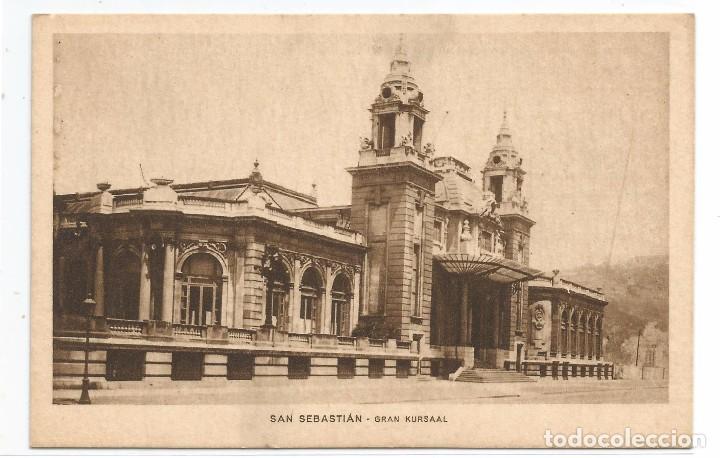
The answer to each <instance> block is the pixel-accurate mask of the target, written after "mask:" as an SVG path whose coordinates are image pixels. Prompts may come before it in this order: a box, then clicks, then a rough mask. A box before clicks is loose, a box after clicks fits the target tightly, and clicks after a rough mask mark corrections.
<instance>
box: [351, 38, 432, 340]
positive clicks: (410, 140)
mask: <svg viewBox="0 0 720 458" xmlns="http://www.w3.org/2000/svg"><path fill="white" fill-rule="evenodd" d="M370 113H371V121H372V125H371V138H370V139H368V138H363V140H362V142H361V146H360V151H359V160H358V166H357V167H352V168H349V169H348V172H349V173H350V174H351V175H352V208H351V220H350V226H351V229H353V230H356V231H358V232H361V233H363V234H364V235H365V237H366V240H367V244H368V252H367V260H366V263H365V272H364V278H363V289H362V298H361V304H362V306H361V307H362V308H361V310H360V322H361V324H363V323H368V322H373V321H374V322H375V324H376V325H377V324H384V325H385V326H386V328H388V329H389V330H392V331H394V332H395V337H399V338H402V339H404V340H409V339H413V340H417V341H420V342H421V344H425V345H427V344H429V341H430V338H429V334H430V294H431V289H430V288H431V283H432V230H433V219H434V202H435V201H434V197H435V194H434V193H435V183H436V182H437V181H438V180H439V179H440V178H441V177H440V176H439V175H437V174H435V173H434V172H432V171H431V170H430V169H429V168H428V166H429V156H430V155H431V154H432V147H431V146H430V145H426V146H425V147H423V146H422V131H423V125H424V123H425V117H426V115H427V114H428V110H426V109H425V107H424V106H423V95H422V92H420V88H419V87H418V85H417V83H416V82H415V79H414V78H413V76H412V75H411V73H410V62H409V60H408V59H407V56H406V54H405V50H404V49H403V46H402V41H401V42H400V45H399V46H398V48H397V49H396V51H395V56H394V58H393V60H392V63H391V64H390V73H389V74H388V75H387V76H386V77H385V79H384V80H383V82H382V84H381V85H380V93H379V95H378V96H377V98H376V99H375V102H374V103H373V104H372V105H371V107H370Z"/></svg>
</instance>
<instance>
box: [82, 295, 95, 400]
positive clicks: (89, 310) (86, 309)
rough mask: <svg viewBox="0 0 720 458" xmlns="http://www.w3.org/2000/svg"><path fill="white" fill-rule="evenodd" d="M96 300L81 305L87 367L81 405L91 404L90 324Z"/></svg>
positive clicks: (90, 299)
mask: <svg viewBox="0 0 720 458" xmlns="http://www.w3.org/2000/svg"><path fill="white" fill-rule="evenodd" d="M95 305H96V303H95V300H94V299H93V298H92V296H91V295H89V294H88V297H87V298H86V299H85V300H84V301H82V303H81V304H80V306H81V312H82V313H83V314H84V315H85V318H86V321H85V367H84V369H83V379H82V393H81V394H80V400H79V401H78V402H79V403H80V404H90V379H89V378H88V354H89V350H90V323H91V321H92V316H93V313H94V312H95Z"/></svg>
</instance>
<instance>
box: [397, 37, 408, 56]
mask: <svg viewBox="0 0 720 458" xmlns="http://www.w3.org/2000/svg"><path fill="white" fill-rule="evenodd" d="M405 59H407V53H406V52H405V34H404V33H401V34H400V37H399V38H398V44H397V47H395V60H405Z"/></svg>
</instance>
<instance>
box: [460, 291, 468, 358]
mask: <svg viewBox="0 0 720 458" xmlns="http://www.w3.org/2000/svg"><path fill="white" fill-rule="evenodd" d="M460 281H461V284H462V286H461V287H462V295H461V296H460V344H461V345H467V340H468V339H467V327H468V316H467V315H468V295H469V285H468V279H467V278H466V277H463V278H462V279H461V280H460Z"/></svg>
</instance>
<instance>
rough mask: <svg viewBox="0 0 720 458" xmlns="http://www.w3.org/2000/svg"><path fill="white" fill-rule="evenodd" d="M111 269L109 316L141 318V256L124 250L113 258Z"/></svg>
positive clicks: (126, 318)
mask: <svg viewBox="0 0 720 458" xmlns="http://www.w3.org/2000/svg"><path fill="white" fill-rule="evenodd" d="M110 271H111V272H112V274H111V275H110V276H108V277H109V280H110V281H109V282H108V283H109V285H108V286H109V288H108V289H109V294H108V295H107V298H108V303H107V310H106V314H107V316H109V317H112V318H121V319H124V320H137V319H139V316H138V314H139V308H140V304H139V302H140V257H139V256H138V255H137V254H136V253H134V252H132V251H129V250H123V251H121V252H120V253H118V254H117V256H115V258H114V259H113V260H112V265H111V266H110Z"/></svg>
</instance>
